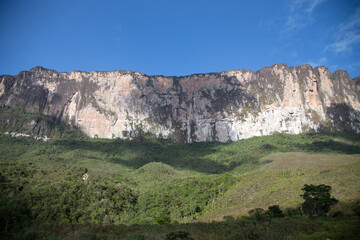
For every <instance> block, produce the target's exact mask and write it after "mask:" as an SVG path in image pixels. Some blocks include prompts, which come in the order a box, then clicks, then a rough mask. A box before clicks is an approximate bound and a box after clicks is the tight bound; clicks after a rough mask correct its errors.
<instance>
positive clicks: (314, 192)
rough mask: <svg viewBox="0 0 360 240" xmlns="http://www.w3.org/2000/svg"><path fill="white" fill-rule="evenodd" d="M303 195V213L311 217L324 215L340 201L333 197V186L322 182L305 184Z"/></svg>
mask: <svg viewBox="0 0 360 240" xmlns="http://www.w3.org/2000/svg"><path fill="white" fill-rule="evenodd" d="M301 190H303V191H304V194H303V195H300V196H301V197H302V198H304V200H305V201H304V202H303V204H302V205H301V209H302V211H303V213H305V214H307V215H309V216H310V217H319V216H324V215H325V214H326V213H328V212H329V211H330V207H331V206H332V205H335V204H336V203H337V202H339V201H338V200H337V199H335V198H334V197H331V186H328V185H325V184H320V185H317V186H316V185H312V184H310V185H307V184H305V185H304V188H302V189H301Z"/></svg>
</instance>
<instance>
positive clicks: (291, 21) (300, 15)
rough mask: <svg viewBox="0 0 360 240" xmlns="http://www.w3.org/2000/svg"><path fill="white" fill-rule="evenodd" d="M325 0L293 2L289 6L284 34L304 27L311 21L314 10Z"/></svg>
mask: <svg viewBox="0 0 360 240" xmlns="http://www.w3.org/2000/svg"><path fill="white" fill-rule="evenodd" d="M325 1H326V0H295V1H292V2H291V4H290V6H289V15H288V16H287V19H286V23H285V32H292V31H294V30H296V29H299V28H302V27H305V26H306V25H308V24H310V23H311V22H312V21H313V19H312V17H311V15H312V13H313V11H314V9H315V8H316V7H317V6H318V5H320V4H321V3H323V2H325Z"/></svg>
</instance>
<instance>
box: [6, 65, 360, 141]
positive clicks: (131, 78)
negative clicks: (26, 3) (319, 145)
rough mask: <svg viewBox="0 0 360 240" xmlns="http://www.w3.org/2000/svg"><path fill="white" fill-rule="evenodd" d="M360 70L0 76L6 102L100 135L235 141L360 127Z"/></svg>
mask: <svg viewBox="0 0 360 240" xmlns="http://www.w3.org/2000/svg"><path fill="white" fill-rule="evenodd" d="M358 78H359V77H357V78H354V79H352V78H351V77H350V76H349V75H348V74H347V72H346V71H342V70H337V71H335V72H334V73H330V71H329V70H328V69H327V68H326V67H324V66H318V67H316V68H312V67H311V66H310V65H308V64H305V65H300V66H297V67H293V66H290V67H288V66H287V65H286V64H283V63H279V64H274V65H272V66H269V67H265V68H262V69H260V70H258V71H256V72H254V71H251V70H247V69H236V70H229V71H223V72H214V73H200V74H192V75H187V76H179V77H174V76H169V77H168V76H162V75H153V76H151V75H146V74H144V73H140V72H134V71H127V70H116V71H91V72H84V71H72V72H70V73H66V72H57V71H55V70H51V69H46V68H43V67H40V66H37V67H34V68H32V69H30V70H29V71H22V72H20V73H19V74H18V75H16V76H11V75H3V76H0V79H1V83H0V104H1V105H2V106H4V107H5V106H6V107H17V108H21V109H24V110H25V111H27V112H31V113H41V114H44V115H48V116H51V117H54V118H55V119H57V121H59V122H63V123H66V124H68V125H71V126H74V127H76V128H78V129H80V130H81V131H82V132H84V133H85V134H86V135H88V136H90V137H100V138H117V137H119V138H129V139H131V138H134V137H136V136H139V135H140V134H141V133H143V132H145V133H146V132H148V133H151V134H153V135H155V136H156V137H160V138H172V139H175V140H177V141H180V142H207V141H220V142H229V141H237V140H240V139H245V138H250V137H253V136H263V135H271V134H273V133H275V132H285V133H293V134H297V133H302V132H311V131H321V130H340V131H354V132H356V133H360V101H359V99H360V86H359V81H358ZM5 120H6V119H5ZM5 120H4V121H3V124H6V121H5Z"/></svg>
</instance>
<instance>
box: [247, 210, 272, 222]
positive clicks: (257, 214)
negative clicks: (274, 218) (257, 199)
mask: <svg viewBox="0 0 360 240" xmlns="http://www.w3.org/2000/svg"><path fill="white" fill-rule="evenodd" d="M249 215H250V216H251V217H253V218H255V219H256V220H257V221H260V222H265V221H268V220H269V216H268V215H267V214H266V212H265V210H264V209H262V208H254V209H251V210H250V211H249Z"/></svg>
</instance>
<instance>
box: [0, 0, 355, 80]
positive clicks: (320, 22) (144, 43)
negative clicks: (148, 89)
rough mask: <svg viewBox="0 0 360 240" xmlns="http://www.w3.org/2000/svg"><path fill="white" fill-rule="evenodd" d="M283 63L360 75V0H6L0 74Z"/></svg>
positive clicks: (179, 71) (0, 23)
mask: <svg viewBox="0 0 360 240" xmlns="http://www.w3.org/2000/svg"><path fill="white" fill-rule="evenodd" d="M275 63H286V64H288V65H289V66H298V65H301V64H305V63H309V64H311V65H313V66H317V65H324V66H326V67H328V68H329V69H330V71H331V72H333V71H335V70H337V69H341V70H346V71H348V72H349V74H350V76H351V77H356V76H358V75H360V1H359V0H357V1H354V0H293V1H291V0H272V1H270V0H261V1H260V0H259V1H256V0H253V1H240V0H204V1H203V0H151V1H150V0H131V1H130V0H118V1H110V0H99V1H92V0H84V1H77V0H70V1H68V0H61V1H60V0H59V1H55V0H42V1H41V0H31V1H30V0H0V74H12V75H14V74H18V73H19V72H20V71H22V70H28V69H30V68H32V67H34V66H38V65H40V66H43V67H45V68H51V69H55V70H57V71H66V72H70V71H72V70H84V71H92V70H106V71H107V70H118V69H124V70H133V71H139V72H143V73H146V74H149V75H167V76H172V75H175V76H181V75H188V74H193V73H204V72H219V71H225V70H231V69H239V68H245V69H251V70H253V71H256V70H259V69H260V68H262V67H266V66H270V65H273V64H275Z"/></svg>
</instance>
